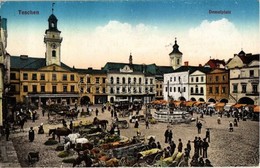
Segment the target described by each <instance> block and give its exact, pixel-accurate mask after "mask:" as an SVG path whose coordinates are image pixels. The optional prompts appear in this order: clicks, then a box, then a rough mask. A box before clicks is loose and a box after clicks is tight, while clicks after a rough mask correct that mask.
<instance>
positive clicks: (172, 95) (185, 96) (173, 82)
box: [163, 70, 189, 100]
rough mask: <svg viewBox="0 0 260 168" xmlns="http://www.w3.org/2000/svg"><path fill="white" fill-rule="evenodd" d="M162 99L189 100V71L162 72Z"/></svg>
mask: <svg viewBox="0 0 260 168" xmlns="http://www.w3.org/2000/svg"><path fill="white" fill-rule="evenodd" d="M163 82H164V83H163V87H164V92H163V93H164V94H163V98H164V100H170V99H172V100H189V91H188V90H189V89H188V88H189V71H188V70H187V71H182V72H173V73H168V74H164V78H163Z"/></svg>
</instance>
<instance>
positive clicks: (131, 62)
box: [129, 53, 133, 65]
mask: <svg viewBox="0 0 260 168" xmlns="http://www.w3.org/2000/svg"><path fill="white" fill-rule="evenodd" d="M129 64H130V65H131V64H133V57H132V54H131V53H130V56H129Z"/></svg>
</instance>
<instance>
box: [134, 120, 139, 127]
mask: <svg viewBox="0 0 260 168" xmlns="http://www.w3.org/2000/svg"><path fill="white" fill-rule="evenodd" d="M134 127H135V128H138V127H139V123H138V120H136V121H135V126H134Z"/></svg>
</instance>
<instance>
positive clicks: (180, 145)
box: [178, 139, 183, 152]
mask: <svg viewBox="0 0 260 168" xmlns="http://www.w3.org/2000/svg"><path fill="white" fill-rule="evenodd" d="M182 147H183V144H182V142H181V139H179V144H178V152H182Z"/></svg>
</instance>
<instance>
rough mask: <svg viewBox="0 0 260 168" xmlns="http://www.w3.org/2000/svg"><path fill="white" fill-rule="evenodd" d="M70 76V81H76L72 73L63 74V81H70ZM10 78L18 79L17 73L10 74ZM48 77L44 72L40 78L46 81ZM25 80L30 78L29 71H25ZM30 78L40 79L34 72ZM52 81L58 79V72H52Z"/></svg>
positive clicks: (33, 79)
mask: <svg viewBox="0 0 260 168" xmlns="http://www.w3.org/2000/svg"><path fill="white" fill-rule="evenodd" d="M68 76H69V77H70V81H75V75H74V74H71V75H68V74H62V80H63V81H68ZM10 79H11V80H16V75H15V73H11V74H10ZM45 79H46V75H45V74H44V73H41V74H40V80H42V81H44V80H45ZM23 80H29V75H28V73H23ZM30 80H32V81H37V80H38V74H37V73H32V74H31V78H30ZM52 81H57V74H52Z"/></svg>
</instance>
